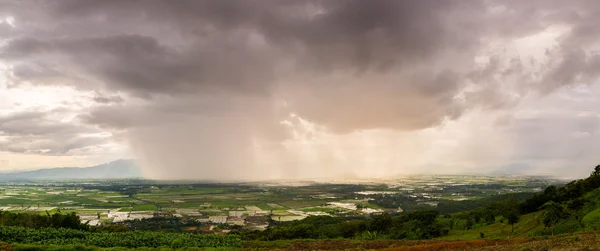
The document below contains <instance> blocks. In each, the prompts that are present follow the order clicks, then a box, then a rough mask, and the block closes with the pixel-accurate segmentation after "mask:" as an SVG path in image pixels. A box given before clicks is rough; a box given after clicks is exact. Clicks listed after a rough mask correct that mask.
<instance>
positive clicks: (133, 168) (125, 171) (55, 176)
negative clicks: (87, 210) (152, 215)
mask: <svg viewBox="0 0 600 251" xmlns="http://www.w3.org/2000/svg"><path fill="white" fill-rule="evenodd" d="M141 177H143V176H142V172H141V170H140V167H139V166H138V165H137V164H136V162H135V161H134V160H131V159H127V160H126V159H120V160H115V161H112V162H109V163H105V164H102V165H97V166H91V167H58V168H46V169H38V170H31V171H13V172H5V173H2V172H0V180H69V179H126V178H141Z"/></svg>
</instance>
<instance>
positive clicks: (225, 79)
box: [0, 0, 600, 179]
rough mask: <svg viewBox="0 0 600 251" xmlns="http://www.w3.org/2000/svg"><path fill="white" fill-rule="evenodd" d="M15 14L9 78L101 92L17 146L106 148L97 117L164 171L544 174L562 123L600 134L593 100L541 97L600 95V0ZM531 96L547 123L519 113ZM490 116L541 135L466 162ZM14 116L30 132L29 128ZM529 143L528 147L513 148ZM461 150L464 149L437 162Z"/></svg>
mask: <svg viewBox="0 0 600 251" xmlns="http://www.w3.org/2000/svg"><path fill="white" fill-rule="evenodd" d="M0 10H1V11H0V19H2V18H4V21H3V22H2V23H0V38H3V40H2V42H1V43H0V62H2V64H4V65H5V66H6V67H5V70H4V72H5V84H6V88H9V89H13V90H14V89H20V88H25V87H28V88H30V87H33V88H47V87H60V88H71V89H75V90H77V91H79V92H81V93H82V95H84V94H85V95H87V96H90V94H89V93H95V94H93V95H92V96H91V97H90V98H89V101H90V102H80V103H78V104H75V105H76V106H78V109H76V111H74V112H71V113H70V114H71V116H70V118H69V119H70V120H71V121H73V123H67V122H64V121H63V122H61V123H57V124H51V123H46V122H44V123H36V124H31V126H32V127H36V128H30V129H29V130H31V131H32V133H30V134H27V135H24V136H22V137H23V138H22V139H19V138H15V137H16V136H11V137H13V141H11V142H10V143H4V147H2V148H0V150H3V151H17V149H23V151H31V150H27V149H38V148H39V149H41V148H44V149H50V150H44V151H46V153H54V152H56V153H68V152H70V151H71V150H70V148H81V147H85V146H93V145H101V144H103V143H106V142H102V141H99V142H95V141H93V140H90V139H88V138H85V140H84V139H83V138H81V137H80V136H77V137H73V136H72V135H81V132H80V131H81V130H89V129H88V128H93V130H96V131H101V132H108V133H112V134H114V135H118V137H117V138H113V139H110V140H112V141H113V142H119V144H125V145H127V146H129V147H130V148H131V152H132V153H133V154H134V156H133V157H137V158H138V159H140V161H142V162H143V164H144V166H145V167H146V171H147V174H148V175H149V176H150V177H156V178H194V179H262V178H276V177H285V178H307V177H340V176H344V177H346V176H348V177H351V176H372V174H375V173H378V174H377V175H380V176H385V175H386V174H407V173H415V172H418V171H421V172H423V171H432V172H435V171H438V170H445V171H446V172H466V171H469V170H471V169H473V168H472V167H476V166H478V165H479V166H484V167H485V169H486V170H492V169H498V168H500V169H501V168H502V167H503V166H510V165H514V163H516V162H519V163H525V164H526V165H527V166H531V167H532V170H533V169H535V168H542V167H543V166H547V165H548V164H547V163H546V162H538V161H537V160H536V159H535V156H543V157H540V158H545V159H550V158H551V157H550V155H552V154H554V155H555V156H556V155H560V154H558V153H557V152H560V149H558V150H551V149H549V150H544V149H541V150H538V149H536V148H535V146H537V145H538V144H541V143H540V141H541V139H539V138H536V137H540V138H548V137H551V138H556V139H557V140H559V141H560V143H567V142H566V141H565V139H564V137H562V136H560V137H559V136H557V135H556V134H560V135H567V134H568V135H577V136H574V137H579V138H584V137H595V135H596V133H597V131H598V129H597V128H598V125H597V120H598V116H597V114H598V112H600V111H598V109H597V108H592V106H591V105H592V103H593V102H594V101H593V100H592V101H586V102H584V104H583V105H580V106H576V107H572V109H570V110H567V111H564V113H567V114H579V113H581V112H587V114H589V115H586V116H588V117H586V119H588V120H589V121H586V122H585V124H586V125H585V126H584V125H580V124H579V123H570V122H565V120H569V119H570V117H569V116H566V117H565V116H564V114H554V113H551V112H547V111H545V110H544V108H543V107H536V105H537V104H539V103H542V102H546V101H545V100H548V99H549V100H552V102H551V103H552V105H555V104H557V103H561V102H566V101H564V100H561V99H559V98H555V97H554V96H552V95H555V93H562V94H563V95H567V96H576V95H577V94H576V93H572V92H570V91H569V90H570V89H572V88H579V86H584V88H589V90H588V92H589V93H592V94H591V95H595V94H597V93H598V92H596V90H597V89H595V87H594V86H596V85H597V82H598V77H599V74H600V70H599V69H600V57H599V56H598V52H597V51H598V43H597V41H598V38H600V29H599V28H597V27H596V26H595V25H594V24H596V23H598V21H600V20H598V17H599V16H600V15H598V14H599V12H600V4H599V3H598V2H597V1H592V0H590V1H583V0H582V1H571V2H569V3H567V2H564V1H559V0H556V1H526V2H523V1H474V2H465V1H441V2H440V1H427V0H426V1H341V0H340V1H243V2H239V1H158V0H157V1H154V0H148V1H91V0H90V1H87V0H73V1H27V2H23V1H4V2H3V3H2V5H1V6H0ZM10 20H12V21H10ZM9 21H10V22H9ZM590 86H591V87H590ZM6 90H8V89H6ZM83 93H84V94H83ZM531 100H533V101H531ZM561 104H562V103H561ZM73 105H74V104H70V105H68V107H70V106H73ZM8 106H10V104H8ZM41 106H43V104H42V105H41ZM533 107H536V108H535V109H536V110H541V111H544V112H545V113H546V112H547V113H548V114H550V115H548V116H549V117H548V118H541V117H536V119H535V120H530V121H527V120H525V119H514V118H513V116H512V115H511V114H513V113H515V114H518V113H519V112H521V111H524V110H531V109H533ZM13 110H15V109H13ZM476 114H479V115H476ZM507 114H508V115H507ZM42 115H43V114H42ZM11 116H13V115H11ZM474 116H480V120H481V121H482V124H483V121H488V120H489V125H486V126H492V129H491V130H489V131H485V132H483V131H482V132H481V135H480V136H481V137H492V138H493V137H495V136H493V135H491V134H499V133H506V134H507V135H510V134H513V133H516V134H518V135H520V136H523V137H524V138H525V140H521V139H519V137H515V139H514V140H512V141H504V140H502V142H500V143H499V144H502V145H501V146H500V147H499V148H498V149H497V148H495V147H490V149H494V150H493V151H492V150H490V153H489V154H491V152H494V151H495V152H502V153H498V154H497V155H498V156H497V157H494V156H496V155H494V156H491V155H493V154H491V155H490V156H489V157H488V158H487V159H486V158H482V157H480V156H479V157H478V156H472V155H463V154H462V152H463V151H466V149H470V146H471V144H475V145H477V146H478V147H477V148H478V149H487V148H488V147H486V146H487V144H493V142H483V143H481V142H472V140H474V139H468V140H467V139H466V138H464V137H462V138H460V139H457V138H456V137H458V136H457V135H459V134H460V133H466V134H468V133H469V131H468V130H471V129H469V128H471V127H472V126H475V125H474V123H475V122H474V121H477V119H476V118H475V119H474V118H473V117H474ZM484 117H485V118H484ZM5 120H6V121H7V122H4V124H2V128H0V129H1V130H3V131H4V132H5V134H7V133H8V134H10V135H14V134H15V133H16V132H13V131H14V130H16V129H15V128H16V127H17V126H14V125H15V124H14V123H17V122H15V121H14V119H12V120H10V121H13V122H10V121H9V116H7V117H6V118H5ZM515 121H517V122H515ZM556 121H561V123H558V122H556ZM486 123H487V122H486ZM582 123H583V122H582ZM66 124H68V125H70V127H69V128H67V129H64V130H63V129H62V127H61V126H65V125H66ZM557 124H562V125H560V126H558V125H557ZM11 126H12V127H11ZM19 128H21V130H26V129H27V128H28V127H19ZM49 128H55V129H56V130H53V131H55V132H56V133H51V134H50V135H44V134H41V135H42V136H39V135H40V133H41V131H44V130H47V129H49ZM449 128H450V129H449ZM506 128H509V129H506ZM540 128H545V129H547V132H546V134H539V132H540ZM36 130H37V131H36ZM529 130H531V131H529ZM51 131H52V130H51ZM63 131H64V132H65V133H63ZM66 131H68V133H67V132H66ZM456 131H459V132H456ZM532 132H536V133H532ZM476 133H477V132H474V135H478V134H476ZM534 134H535V135H538V136H535V137H534V136H532V137H531V138H528V137H526V136H528V135H534ZM586 135H587V136H586ZM27 137H43V140H42V141H44V140H45V141H47V142H55V143H57V142H60V143H62V144H55V145H56V146H52V145H48V146H46V145H44V146H43V147H42V146H33V145H31V144H25V143H23V142H29V141H28V140H29V139H28V138H27ZM64 138H69V139H73V138H75V139H77V140H75V139H73V140H72V141H68V140H60V139H64ZM448 138H453V139H452V140H449V139H448ZM392 139H393V140H392ZM102 140H109V139H105V138H103V139H102ZM478 140H482V139H478ZM498 140H500V139H498ZM36 141H39V140H36ZM483 141H485V140H484V139H483ZM64 142H72V143H68V144H67V143H64ZM431 142H446V143H439V144H437V145H435V144H433V143H431ZM517 142H518V143H517ZM580 143H581V142H580ZM48 144H51V143H48ZM65 144H66V145H65ZM481 144H484V145H486V146H481ZM513 144H518V145H520V146H527V147H523V149H522V150H520V151H519V152H518V153H516V152H511V153H509V152H506V151H502V150H501V149H506V148H514V146H513ZM569 144H578V143H569ZM582 144H583V143H582ZM452 145H453V146H454V147H449V146H452ZM584 145H586V146H589V147H592V149H596V148H595V147H597V146H595V145H593V144H592V143H591V142H588V143H584ZM0 146H1V145H0ZM519 149H520V148H519ZM532 149H533V150H532ZM409 152H410V153H411V154H407V153H409ZM427 152H429V154H428V153H427ZM452 153H455V154H456V155H459V156H462V157H461V158H460V159H455V158H452V163H448V164H447V165H449V166H445V167H444V166H442V165H438V164H435V162H438V161H437V159H441V158H445V157H444V156H445V154H452ZM581 154H585V155H586V156H587V154H589V153H581ZM413 155H417V156H413ZM482 156H486V155H485V154H484V153H482ZM560 156H563V155H560ZM561 158H562V159H563V160H565V161H566V160H570V159H574V158H577V156H572V155H569V156H563V157H561ZM554 163H557V162H554ZM561 163H562V162H561ZM577 164H578V165H579V164H583V163H577ZM593 164H594V163H589V165H593ZM565 166H568V165H567V164H565ZM556 168H559V167H558V166H557V167H556ZM449 169H451V170H449ZM542 169H543V168H542ZM370 170H372V171H370ZM536 171H537V169H536Z"/></svg>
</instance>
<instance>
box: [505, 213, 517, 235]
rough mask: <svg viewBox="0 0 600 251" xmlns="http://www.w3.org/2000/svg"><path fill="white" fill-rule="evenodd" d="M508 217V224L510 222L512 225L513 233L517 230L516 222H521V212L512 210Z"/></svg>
mask: <svg viewBox="0 0 600 251" xmlns="http://www.w3.org/2000/svg"><path fill="white" fill-rule="evenodd" d="M506 219H507V220H508V224H510V226H511V230H510V232H511V233H514V232H515V224H516V223H518V222H519V214H517V213H516V212H511V213H509V214H508V215H507V216H506Z"/></svg>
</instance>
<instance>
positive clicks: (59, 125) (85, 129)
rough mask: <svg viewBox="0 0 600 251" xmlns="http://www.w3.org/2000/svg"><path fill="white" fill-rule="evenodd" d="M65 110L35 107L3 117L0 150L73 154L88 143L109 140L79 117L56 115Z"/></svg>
mask: <svg viewBox="0 0 600 251" xmlns="http://www.w3.org/2000/svg"><path fill="white" fill-rule="evenodd" d="M63 112H64V111H61V110H60V109H55V110H46V111H41V110H33V111H25V112H19V113H13V114H10V115H6V116H2V117H0V138H1V140H0V150H2V151H8V152H16V153H27V154H42V155H72V154H73V151H77V150H80V149H83V148H87V147H93V146H97V145H102V144H106V143H108V142H109V141H110V139H109V138H107V137H99V136H93V135H91V134H94V133H99V131H98V130H96V129H94V128H93V127H90V126H87V125H81V124H78V123H77V122H76V121H61V120H60V119H57V118H52V116H56V115H57V114H61V113H63Z"/></svg>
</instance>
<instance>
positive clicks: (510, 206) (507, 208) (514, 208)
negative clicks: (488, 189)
mask: <svg viewBox="0 0 600 251" xmlns="http://www.w3.org/2000/svg"><path fill="white" fill-rule="evenodd" d="M501 207H502V216H504V218H506V220H508V224H510V226H511V232H513V233H514V231H515V224H516V223H518V222H519V216H520V211H519V202H518V201H517V200H516V199H515V198H510V199H508V200H505V201H504V202H503V203H502V206H501Z"/></svg>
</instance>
